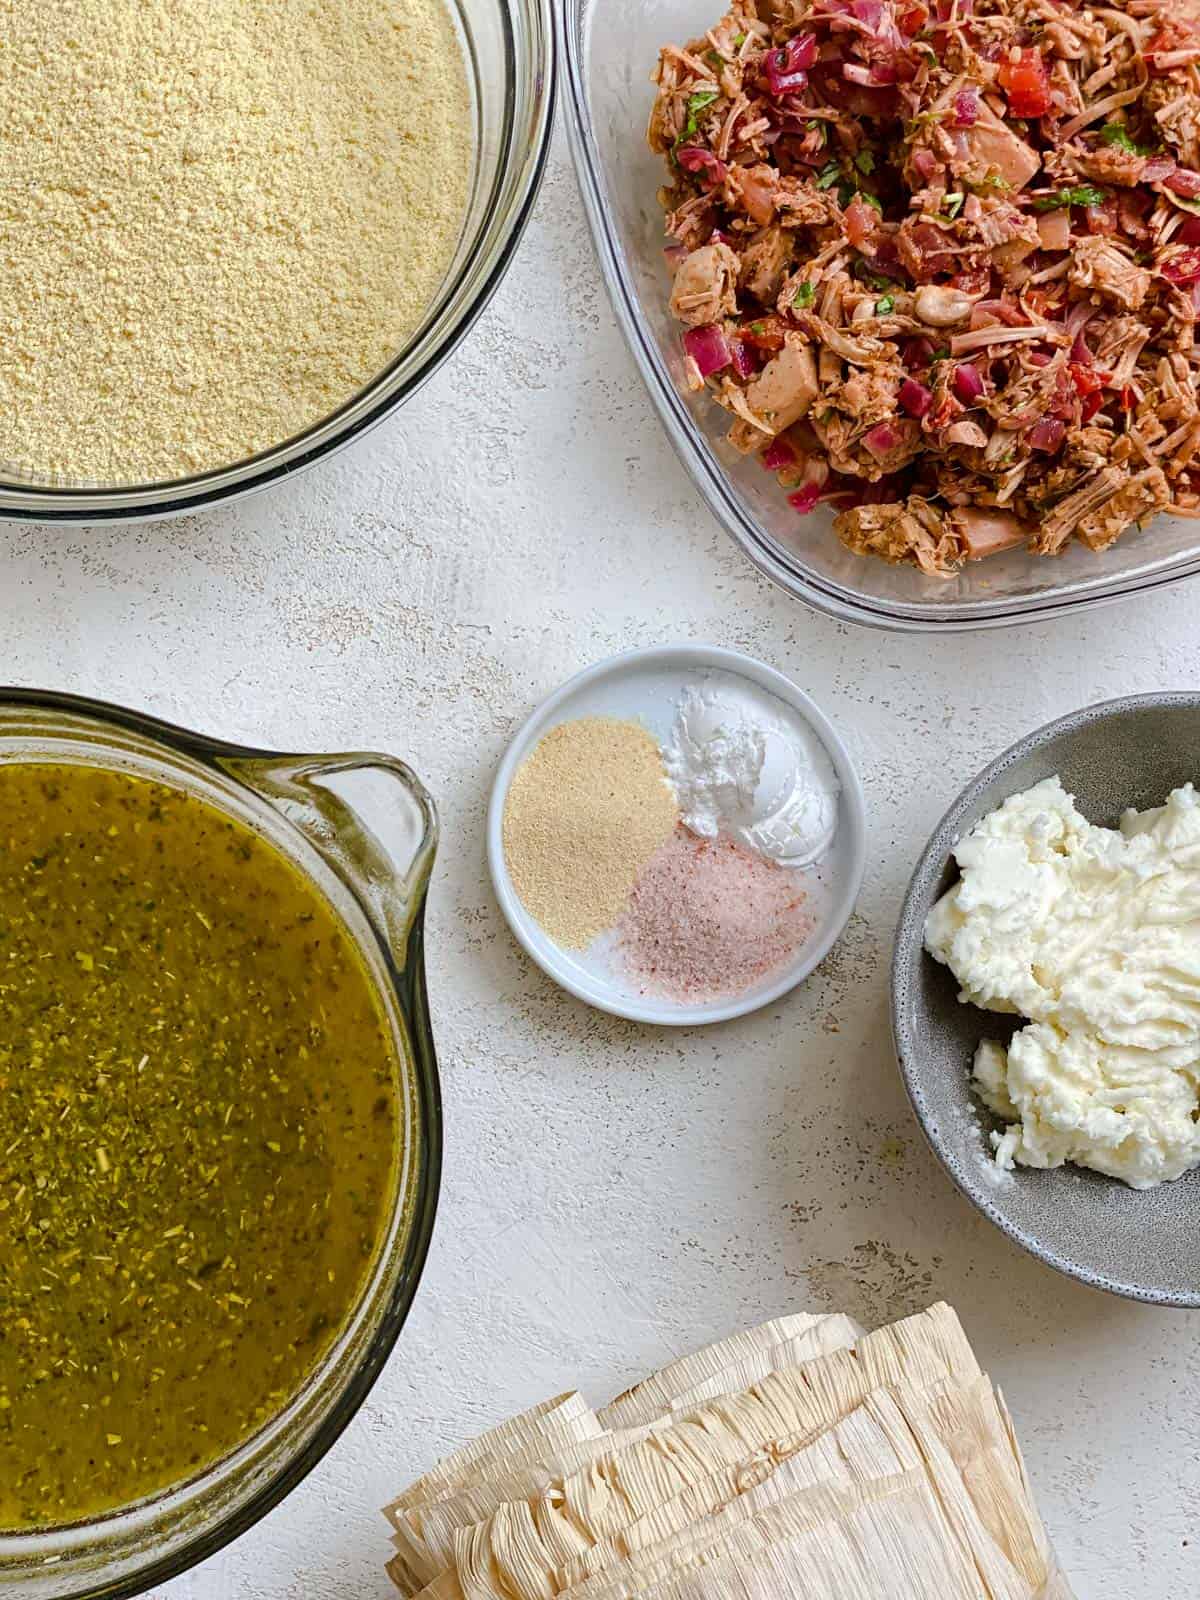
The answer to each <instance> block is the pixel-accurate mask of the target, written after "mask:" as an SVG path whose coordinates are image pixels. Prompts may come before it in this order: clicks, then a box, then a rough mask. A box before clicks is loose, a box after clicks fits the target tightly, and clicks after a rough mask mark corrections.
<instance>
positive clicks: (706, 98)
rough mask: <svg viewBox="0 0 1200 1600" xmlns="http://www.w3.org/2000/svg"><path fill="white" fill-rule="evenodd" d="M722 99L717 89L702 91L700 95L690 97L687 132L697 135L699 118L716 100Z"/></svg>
mask: <svg viewBox="0 0 1200 1600" xmlns="http://www.w3.org/2000/svg"><path fill="white" fill-rule="evenodd" d="M720 98H721V97H720V95H719V94H718V93H717V91H716V90H715V89H702V90H701V91H700V93H699V94H693V95H689V96H688V120H687V131H688V132H689V133H695V131H696V119H697V117H699V115H700V113H701V112H702V111H703V110H704V109H705V108H706V107H707V106H710V105H712V103H713V101H714V100H719V99H720Z"/></svg>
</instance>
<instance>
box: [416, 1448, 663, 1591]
mask: <svg viewBox="0 0 1200 1600" xmlns="http://www.w3.org/2000/svg"><path fill="white" fill-rule="evenodd" d="M646 1432H647V1430H646V1429H645V1428H640V1429H626V1430H624V1431H623V1432H621V1433H603V1434H601V1435H600V1436H599V1437H598V1438H594V1439H580V1440H577V1441H574V1442H570V1443H563V1444H555V1443H553V1442H552V1443H549V1444H547V1445H546V1446H545V1447H543V1448H541V1449H538V1447H537V1446H535V1445H528V1444H527V1445H523V1446H522V1447H521V1448H520V1449H519V1450H513V1451H512V1452H510V1453H509V1454H508V1455H504V1456H500V1457H492V1456H489V1457H487V1458H485V1459H486V1461H487V1462H488V1463H494V1465H493V1466H492V1467H491V1471H490V1475H488V1476H481V1477H480V1479H479V1480H478V1481H468V1482H466V1483H464V1484H463V1485H462V1486H461V1487H459V1488H458V1489H457V1490H456V1491H455V1492H454V1493H453V1494H450V1493H447V1494H444V1495H442V1496H441V1497H440V1498H438V1499H436V1500H431V1501H428V1502H426V1503H424V1504H420V1505H414V1506H410V1507H409V1508H408V1509H407V1510H404V1511H400V1512H398V1513H397V1514H396V1516H395V1517H394V1518H393V1526H394V1528H395V1530H396V1531H395V1540H396V1545H397V1549H398V1551H399V1552H400V1553H401V1554H402V1555H403V1556H404V1558H405V1562H406V1565H407V1567H408V1569H409V1571H410V1572H411V1573H413V1574H414V1575H415V1576H416V1577H417V1578H418V1579H419V1580H420V1584H427V1583H430V1582H432V1580H433V1579H434V1578H435V1577H437V1576H438V1575H439V1574H440V1573H442V1572H444V1571H445V1570H446V1569H447V1568H448V1567H449V1566H451V1565H452V1564H453V1561H454V1536H455V1534H456V1532H457V1531H458V1530H459V1529H460V1528H469V1527H471V1526H473V1525H474V1524H475V1523H479V1522H484V1521H486V1520H487V1519H488V1518H489V1517H491V1516H492V1515H493V1513H495V1512H497V1511H499V1510H500V1509H501V1508H502V1507H504V1506H506V1505H508V1504H509V1503H510V1502H516V1501H528V1500H533V1499H538V1500H539V1501H540V1499H541V1498H542V1497H543V1496H544V1495H546V1494H547V1493H548V1492H549V1491H551V1490H552V1489H553V1488H554V1486H555V1485H556V1484H557V1483H558V1482H559V1481H560V1479H561V1478H562V1477H563V1476H564V1475H569V1474H574V1473H577V1472H579V1471H580V1470H582V1469H583V1468H585V1467H587V1466H588V1465H589V1464H590V1463H591V1462H593V1461H596V1460H597V1459H599V1458H600V1457H602V1456H604V1455H606V1454H608V1453H610V1452H611V1451H613V1450H615V1449H619V1448H620V1447H621V1446H622V1445H626V1444H633V1443H635V1442H637V1441H638V1440H640V1439H642V1438H644V1437H645V1435H646ZM472 1476H473V1473H472ZM547 1537H548V1539H549V1541H550V1543H551V1544H552V1545H553V1547H554V1548H559V1545H560V1544H561V1541H556V1540H555V1538H554V1529H553V1527H552V1526H550V1525H547ZM420 1584H419V1585H418V1587H419V1586H420Z"/></svg>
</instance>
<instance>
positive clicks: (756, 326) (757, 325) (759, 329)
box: [750, 322, 767, 339]
mask: <svg viewBox="0 0 1200 1600" xmlns="http://www.w3.org/2000/svg"><path fill="white" fill-rule="evenodd" d="M766 331H767V325H766V323H765V322H752V323H751V324H750V332H751V333H754V334H757V335H758V337H759V338H760V339H761V338H762V336H763V334H764V333H766Z"/></svg>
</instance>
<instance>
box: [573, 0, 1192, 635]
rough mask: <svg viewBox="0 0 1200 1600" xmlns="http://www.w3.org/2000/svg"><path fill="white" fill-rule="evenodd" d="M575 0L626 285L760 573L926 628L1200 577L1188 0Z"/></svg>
mask: <svg viewBox="0 0 1200 1600" xmlns="http://www.w3.org/2000/svg"><path fill="white" fill-rule="evenodd" d="M566 7H567V24H568V26H567V47H568V48H567V55H568V69H569V91H570V106H571V111H572V123H573V126H572V133H573V139H574V145H575V152H576V157H577V161H578V165H579V168H580V173H581V178H582V180H583V189H584V194H585V199H586V200H587V202H588V205H589V210H590V212H591V216H592V221H593V226H594V230H595V233H596V237H597V243H598V245H599V247H600V253H601V257H602V260H603V262H604V265H605V268H606V272H607V276H608V279H609V286H610V289H611V290H612V292H613V298H614V303H615V305H616V307H617V311H618V314H619V316H620V318H621V320H622V322H623V324H624V326H625V329H626V332H627V334H628V336H629V338H630V342H631V345H632V347H633V350H634V353H635V355H636V356H637V357H638V359H639V362H640V364H641V366H642V370H643V373H644V375H645V376H646V378H647V381H648V382H649V384H650V387H651V390H652V393H653V394H654V397H655V399H656V402H657V404H658V406H659V409H660V412H661V413H662V415H663V418H664V420H665V421H666V423H667V426H668V428H669V429H670V432H671V434H672V437H673V439H674V442H675V443H676V445H677V447H678V448H679V450H680V451H681V453H682V455H683V456H684V459H685V461H686V462H687V463H688V465H689V466H690V467H691V470H692V472H693V474H694V476H695V477H696V480H697V483H698V485H699V486H700V488H701V489H702V490H703V492H704V493H705V496H706V498H707V500H708V502H709V504H710V505H711V506H712V508H713V509H714V511H716V512H717V514H718V515H719V516H720V517H721V519H722V520H723V521H724V522H725V523H726V525H727V526H728V527H729V528H730V530H731V531H732V532H733V533H734V535H735V537H737V538H738V540H739V541H740V542H741V543H742V545H743V546H744V548H745V549H746V550H747V551H748V553H749V554H750V555H751V556H752V557H753V559H754V560H755V561H756V562H757V564H758V565H759V566H760V567H761V568H763V570H765V571H767V572H768V573H769V574H770V575H771V576H773V577H774V578H776V579H777V580H778V581H779V582H780V583H782V584H783V585H784V586H785V587H786V588H788V589H790V590H791V591H792V592H793V593H795V594H797V595H798V596H800V597H802V598H804V599H806V600H807V601H809V602H810V603H812V604H815V605H817V606H819V607H820V608H822V609H824V610H827V611H830V612H833V613H834V614H836V615H839V616H844V617H848V618H853V619H855V620H859V621H865V622H875V623H878V624H881V625H884V626H891V627H918V628H920V627H945V626H951V627H955V626H956V627H977V626H987V625H994V624H999V623H1004V622H1011V621H1017V620H1021V619H1023V618H1026V617H1029V616H1030V615H1042V614H1045V613H1048V612H1049V613H1053V612H1055V611H1062V610H1066V609H1072V608H1075V607H1078V606H1080V605H1084V604H1088V603H1095V602H1098V601H1101V600H1109V599H1112V598H1115V597H1116V596H1119V595H1121V594H1125V593H1131V592H1135V591H1137V590H1140V589H1143V588H1145V587H1148V586H1152V585H1155V584H1158V583H1162V582H1165V581H1169V580H1171V579H1174V578H1177V577H1180V576H1183V575H1186V574H1189V573H1192V572H1195V571H1197V570H1200V522H1198V521H1196V520H1194V519H1196V517H1197V515H1198V513H1200V406H1198V404H1197V394H1196V376H1197V366H1198V359H1197V354H1196V349H1195V346H1194V335H1195V324H1196V317H1197V310H1198V308H1200V12H1192V11H1189V10H1188V9H1186V8H1185V7H1182V6H1171V5H1168V4H1166V3H1164V0H1126V3H1124V4H1122V5H1121V6H1120V7H1117V6H1113V7H1103V6H1096V7H1084V6H1081V5H1077V4H1074V3H1071V0H760V3H759V4H757V5H756V4H754V3H749V0H739V3H737V4H735V5H734V6H733V8H732V9H731V10H729V11H728V12H726V14H725V15H724V16H721V17H716V16H714V15H713V14H712V13H711V12H708V13H706V12H705V11H704V8H703V5H702V4H700V5H697V4H696V0H662V3H656V4H654V5H651V6H641V7H639V6H638V5H637V3H636V0H566ZM708 24H711V26H708V27H707V31H705V28H706V25H708ZM672 38H674V39H676V40H678V43H673V44H664V40H666V39H672ZM650 73H653V81H652V82H651V83H650V84H647V85H646V87H645V89H644V91H643V90H642V89H641V88H640V84H641V82H642V80H643V79H644V77H645V75H647V74H650ZM647 120H648V127H649V138H648V141H647V144H646V145H643V144H642V142H641V137H640V129H641V128H642V127H645V126H646V122H647Z"/></svg>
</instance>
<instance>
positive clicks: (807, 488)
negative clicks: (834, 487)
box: [787, 483, 821, 517]
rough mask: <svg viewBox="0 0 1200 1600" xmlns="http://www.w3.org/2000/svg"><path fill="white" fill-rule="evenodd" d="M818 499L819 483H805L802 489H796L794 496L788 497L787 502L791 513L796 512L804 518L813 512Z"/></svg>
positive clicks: (819, 494) (819, 493)
mask: <svg viewBox="0 0 1200 1600" xmlns="http://www.w3.org/2000/svg"><path fill="white" fill-rule="evenodd" d="M820 498H821V485H820V484H819V483H806V484H804V485H803V487H801V488H799V489H797V490H796V492H795V494H790V495H788V497H787V502H788V505H790V506H791V508H792V510H793V511H798V512H799V513H800V515H801V516H802V517H806V516H807V515H808V514H809V512H810V511H812V510H814V508H815V507H816V504H817V501H818V500H819V499H820Z"/></svg>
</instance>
